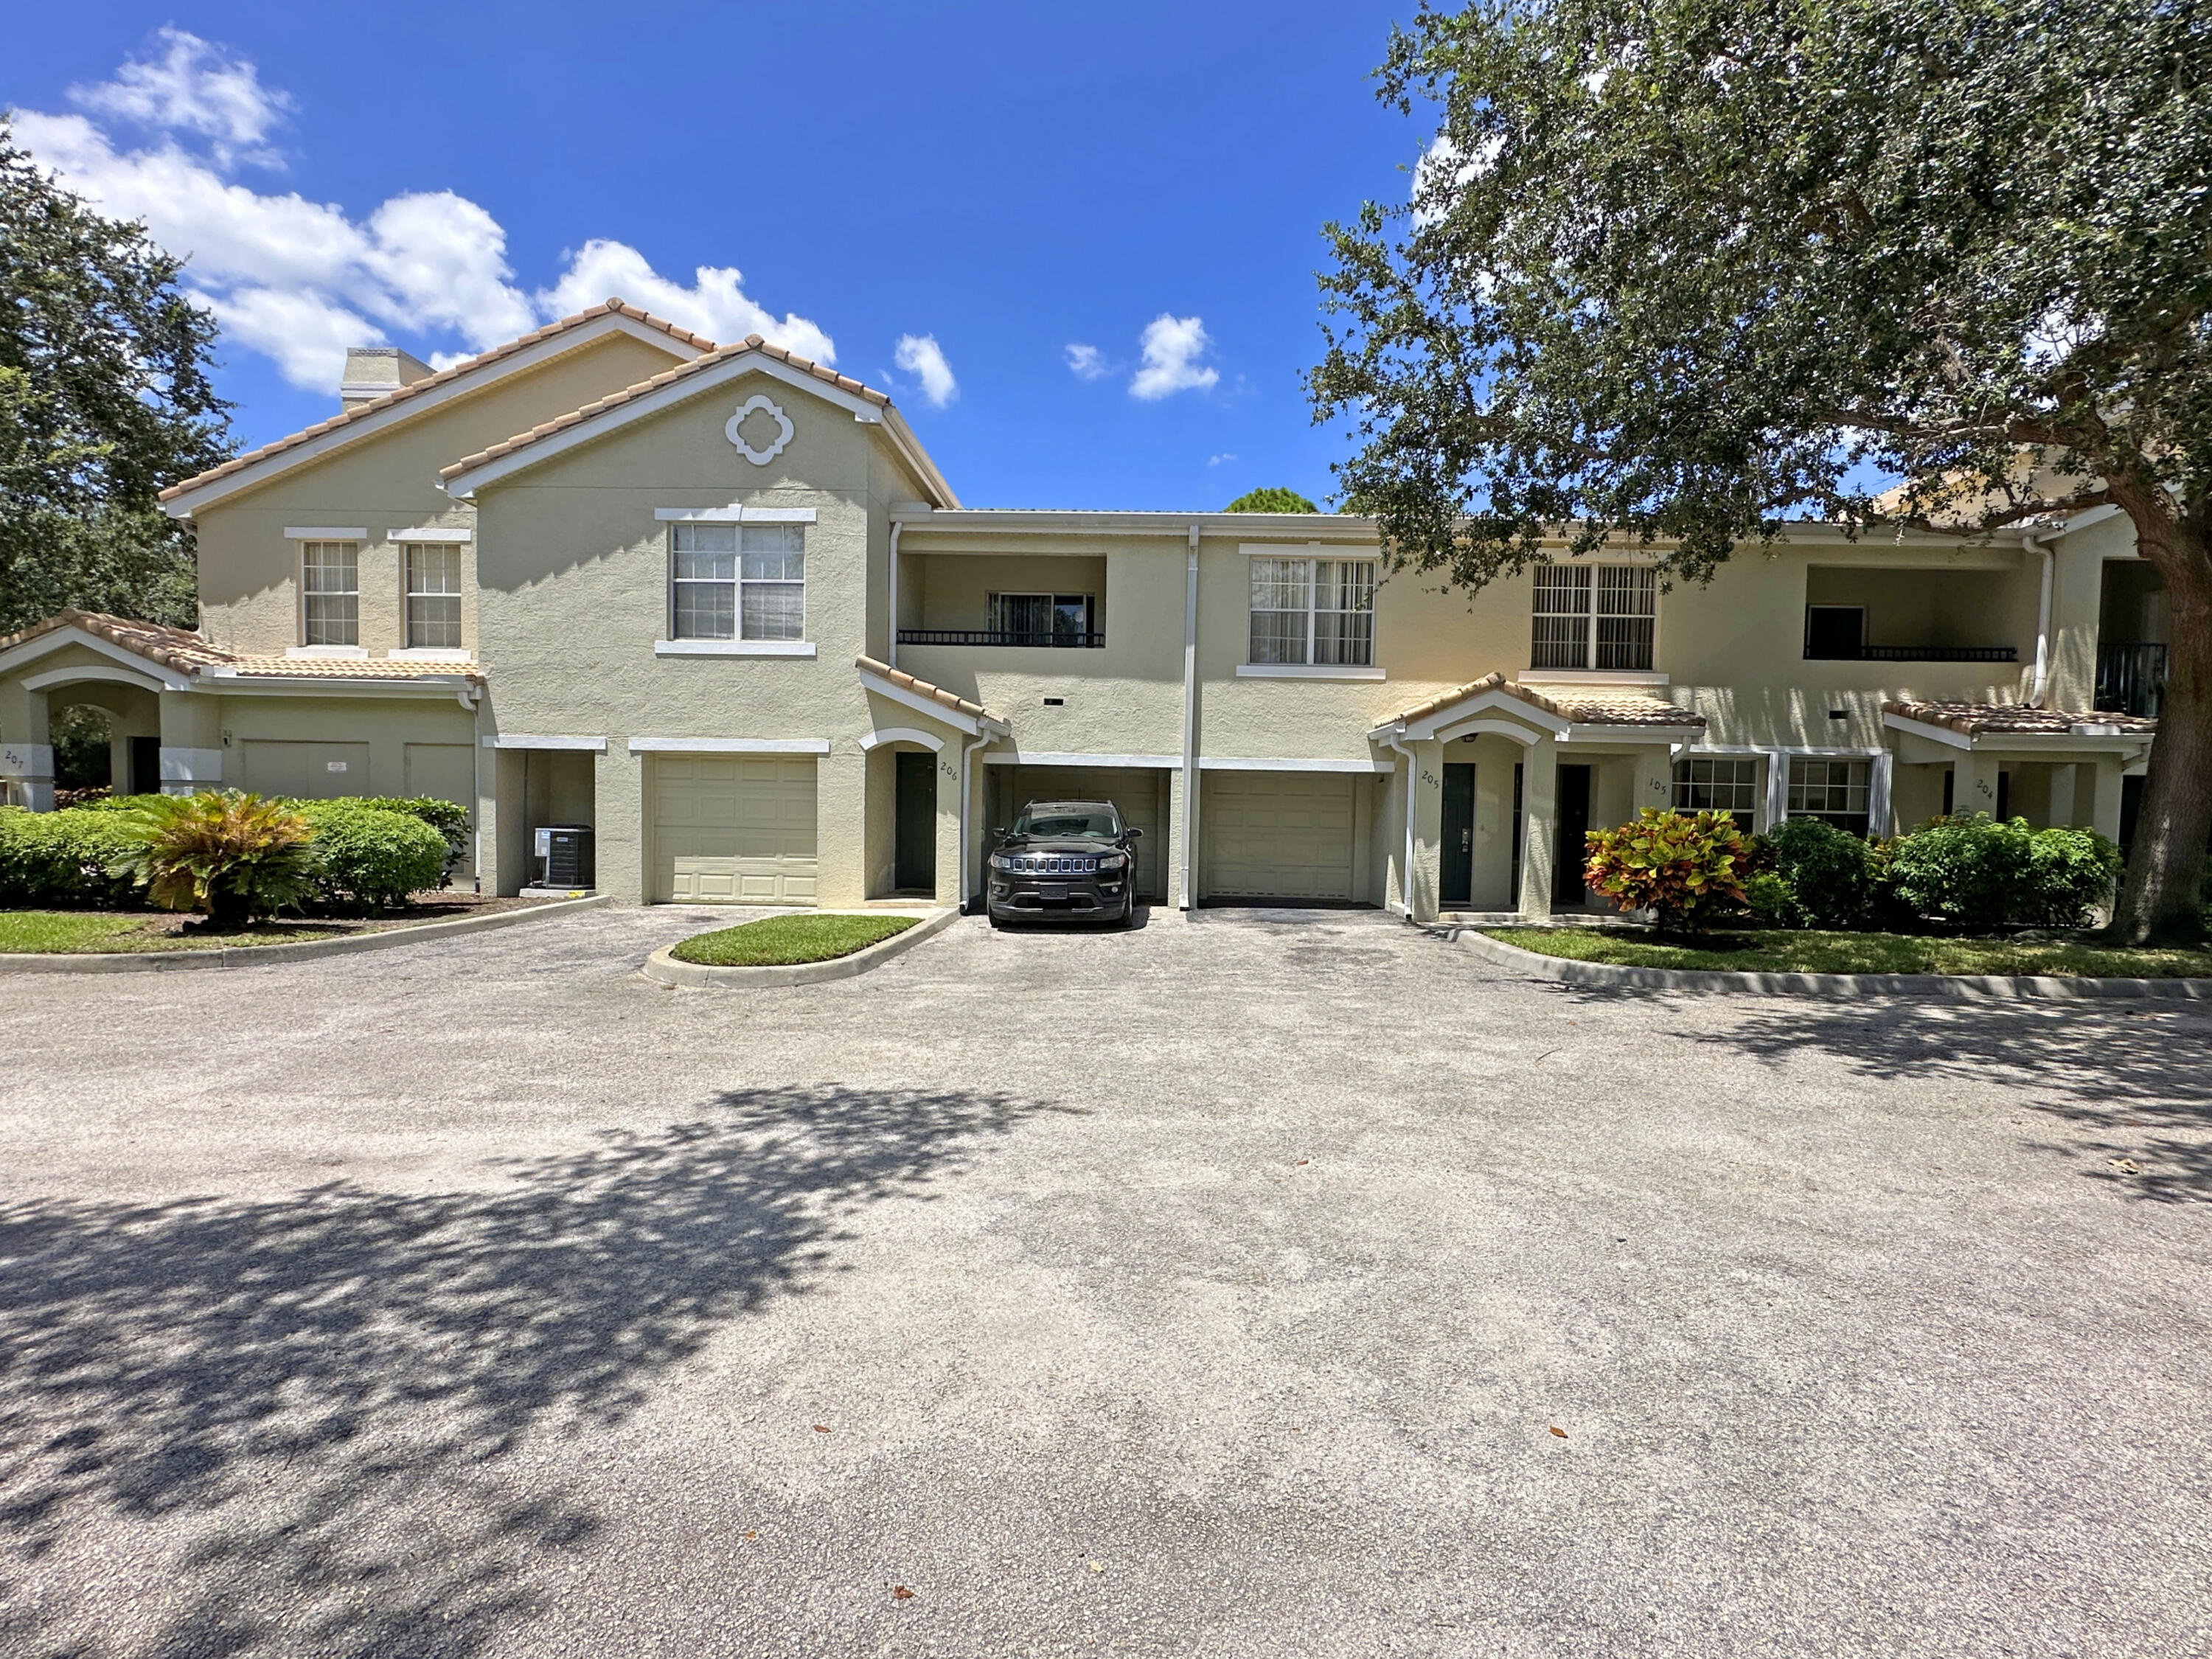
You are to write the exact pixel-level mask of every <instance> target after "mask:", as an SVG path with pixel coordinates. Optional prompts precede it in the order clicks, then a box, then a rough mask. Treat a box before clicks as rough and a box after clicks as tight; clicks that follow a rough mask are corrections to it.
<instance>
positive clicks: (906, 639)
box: [898, 628, 1106, 651]
mask: <svg viewBox="0 0 2212 1659" xmlns="http://www.w3.org/2000/svg"><path fill="white" fill-rule="evenodd" d="M898 642H899V643H900V644H901V645H1026V646H1042V647H1065V648H1066V649H1069V650H1075V651H1097V650H1099V649H1101V648H1103V647H1104V645H1105V643H1106V636H1105V635H1103V634H1058V633H1054V632H1053V631H1051V630H1050V629H1034V630H1018V631H1009V630H1006V629H996V628H902V629H899V631H898Z"/></svg>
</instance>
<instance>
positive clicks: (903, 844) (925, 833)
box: [877, 750, 937, 891]
mask: <svg viewBox="0 0 2212 1659" xmlns="http://www.w3.org/2000/svg"><path fill="white" fill-rule="evenodd" d="M893 758H894V759H896V761H897V762H898V846H897V850H896V854H895V855H894V858H893V860H892V862H893V865H894V866H895V868H894V870H893V872H892V876H891V882H892V884H893V885H895V886H896V887H899V888H902V889H909V890H910V889H917V888H918V889H921V890H925V891H933V890H935V889H936V886H937V757H936V756H934V755H917V754H915V753H913V752H911V751H910V750H900V751H899V752H898V754H897V755H896V756H895V757H893ZM877 867H878V869H880V868H881V867H882V866H880V865H879V866H877Z"/></svg>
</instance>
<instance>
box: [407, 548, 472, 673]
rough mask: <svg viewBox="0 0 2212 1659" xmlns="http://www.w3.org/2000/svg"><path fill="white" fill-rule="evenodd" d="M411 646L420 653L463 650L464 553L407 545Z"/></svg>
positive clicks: (409, 643) (408, 634) (408, 626)
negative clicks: (462, 589) (462, 574)
mask: <svg viewBox="0 0 2212 1659" xmlns="http://www.w3.org/2000/svg"><path fill="white" fill-rule="evenodd" d="M407 643H408V646H409V647H410V648H411V649H414V650H417V651H458V650H459V649H460V647H461V550H460V549H459V548H458V547H454V546H452V545H450V544H441V543H435V542H410V543H409V544H407Z"/></svg>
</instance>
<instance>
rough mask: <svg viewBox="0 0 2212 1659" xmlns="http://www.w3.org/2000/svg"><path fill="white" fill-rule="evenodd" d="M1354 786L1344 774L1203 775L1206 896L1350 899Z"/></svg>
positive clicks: (1201, 808) (1201, 802)
mask: <svg viewBox="0 0 2212 1659" xmlns="http://www.w3.org/2000/svg"><path fill="white" fill-rule="evenodd" d="M1352 785H1353V780H1352V777H1350V776H1349V775H1346V774H1344V773H1340V772H1207V773H1206V774H1204V775H1203V776H1202V777H1201V778H1200V783H1199V798H1198V811H1199V817H1200V822H1201V823H1203V824H1204V826H1205V835H1204V837H1203V842H1202V848H1201V850H1202V854H1203V857H1204V859H1205V872H1204V877H1203V882H1204V884H1203V886H1202V887H1201V888H1200V891H1201V892H1202V893H1203V894H1204V895H1205V896H1206V897H1208V898H1280V899H1348V898H1350V897H1351V896H1352V892H1353V882H1352Z"/></svg>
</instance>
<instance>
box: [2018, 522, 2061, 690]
mask: <svg viewBox="0 0 2212 1659" xmlns="http://www.w3.org/2000/svg"><path fill="white" fill-rule="evenodd" d="M2020 544H2021V546H2022V547H2024V548H2026V549H2027V550H2028V551H2029V552H2031V553H2040V554H2041V555H2043V593H2042V597H2041V598H2040V599H2039V600H2038V601H2037V604H2036V611H2035V681H2034V684H2033V686H2031V687H2030V689H2029V690H2028V694H2027V706H2028V707H2029V708H2042V707H2043V699H2044V694H2045V692H2047V691H2048V690H2050V689H2051V582H2052V574H2053V568H2054V567H2055V566H2056V565H2057V549H2055V548H2052V547H2051V546H2049V545H2047V544H2045V543H2043V542H2039V541H2038V540H2036V538H2035V532H2033V530H2029V531H2024V532H2021V538H2020Z"/></svg>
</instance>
